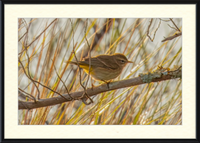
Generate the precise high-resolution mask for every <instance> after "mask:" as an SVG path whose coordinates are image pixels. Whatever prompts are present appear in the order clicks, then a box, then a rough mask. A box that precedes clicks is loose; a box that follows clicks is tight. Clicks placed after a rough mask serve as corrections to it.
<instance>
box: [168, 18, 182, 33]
mask: <svg viewBox="0 0 200 143" xmlns="http://www.w3.org/2000/svg"><path fill="white" fill-rule="evenodd" d="M170 20H171V22H172V23H173V24H174V26H175V27H176V30H178V31H179V32H181V30H180V29H179V28H178V26H177V25H176V24H175V23H174V21H173V20H172V18H170Z"/></svg>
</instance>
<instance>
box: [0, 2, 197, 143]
mask: <svg viewBox="0 0 200 143" xmlns="http://www.w3.org/2000/svg"><path fill="white" fill-rule="evenodd" d="M54 2H55V1H51V2H49V3H46V2H45V1H41V0H40V1H37V0H34V1H33V0H31V1H17V2H15V1H9V0H8V1H1V2H0V7H1V16H0V18H1V23H0V29H1V32H0V33H1V38H0V44H1V47H2V48H1V52H0V54H1V56H0V67H1V72H0V76H1V86H0V91H1V96H0V101H1V106H0V113H1V118H0V129H1V131H0V132H1V134H0V142H20V143H21V142H118V143H120V142H127V143H128V142H138V143H147V142H148V143H151V142H152V143H157V142H165V143H167V142H170V143H173V142H174V143H199V142H200V124H199V121H200V104H199V101H200V97H199V94H200V92H199V89H198V88H196V105H197V106H196V139H168V138H165V139H126V140H122V139H112V140H109V139H103V140H100V139H95V140H94V139H84V140H80V139H74V140H72V139H70V140H64V139H63V140H61V139H59V140H56V139H55V140H54V139H45V140H44V139H5V138H4V130H5V126H4V96H9V95H5V92H4V81H5V80H6V79H5V78H4V73H5V71H4V67H5V65H4V18H5V17H4V16H5V13H4V6H5V4H93V3H92V2H91V1H84V3H83V2H80V1H77V0H75V1H70V2H69V1H67V2H65V1H60V0H57V1H56V3H54ZM95 4H113V3H111V1H107V3H102V1H96V3H95ZM115 4H195V5H196V39H197V43H196V58H197V59H196V79H197V80H196V87H198V81H199V80H198V79H199V74H198V73H199V70H198V64H197V61H198V58H199V56H198V53H199V49H200V44H199V43H200V42H199V40H198V39H200V36H199V33H200V28H199V26H198V25H200V9H199V7H200V0H185V1H180V0H173V1H172V0H163V1H155V0H151V1H147V0H140V1H136V0H134V1H131V3H130V1H123V3H115Z"/></svg>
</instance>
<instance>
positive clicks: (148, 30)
mask: <svg viewBox="0 0 200 143" xmlns="http://www.w3.org/2000/svg"><path fill="white" fill-rule="evenodd" d="M152 22H153V18H152V19H151V21H150V23H149V26H148V29H147V36H148V37H149V39H150V40H151V42H153V40H154V39H155V36H156V32H157V31H158V28H159V27H160V24H161V19H160V22H159V24H158V27H157V28H156V30H155V32H154V35H153V39H152V38H151V37H150V35H149V29H150V27H151V24H152Z"/></svg>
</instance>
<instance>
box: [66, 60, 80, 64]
mask: <svg viewBox="0 0 200 143" xmlns="http://www.w3.org/2000/svg"><path fill="white" fill-rule="evenodd" d="M66 63H69V64H73V65H78V63H77V62H72V61H66Z"/></svg>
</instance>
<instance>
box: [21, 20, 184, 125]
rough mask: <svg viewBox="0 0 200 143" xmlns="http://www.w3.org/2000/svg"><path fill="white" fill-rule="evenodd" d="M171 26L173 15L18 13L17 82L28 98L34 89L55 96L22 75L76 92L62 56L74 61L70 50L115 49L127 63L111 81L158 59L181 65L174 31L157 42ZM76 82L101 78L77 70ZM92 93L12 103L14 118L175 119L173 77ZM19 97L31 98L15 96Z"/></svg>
mask: <svg viewBox="0 0 200 143" xmlns="http://www.w3.org/2000/svg"><path fill="white" fill-rule="evenodd" d="M177 27H178V28H179V30H181V29H182V19H180V18H173V20H170V19H169V18H152V19H151V18H130V19H125V18H124V19H112V18H96V19H95V18H93V19H90V18H89V19H82V18H78V19H73V18H72V19H69V18H66V19H55V18H51V19H47V18H44V19H38V18H19V19H18V58H19V61H20V62H18V87H19V88H20V89H21V90H23V91H25V92H27V93H29V94H31V95H33V96H34V97H37V95H38V90H39V91H40V95H39V96H40V98H41V99H46V98H51V97H55V96H59V95H57V94H55V93H54V92H52V91H50V90H49V89H47V88H45V87H44V86H41V85H39V84H38V83H35V84H34V83H33V82H32V81H31V80H30V78H28V77H27V74H28V75H30V76H31V78H33V79H34V80H37V81H38V82H40V83H42V84H43V85H45V86H47V87H49V88H51V89H53V90H54V91H57V92H59V93H60V94H63V93H67V90H68V91H69V92H70V93H72V92H76V91H82V90H83V87H82V86H81V85H80V75H79V74H80V72H79V68H78V67H77V66H74V65H69V64H67V63H66V61H71V60H72V61H76V60H75V57H74V53H73V51H75V55H76V57H77V58H78V60H81V59H83V58H85V57H88V56H89V53H90V54H91V57H93V56H97V55H99V54H113V53H123V54H124V55H125V56H126V57H127V58H128V60H130V61H133V62H134V64H128V65H127V66H126V67H125V68H124V70H123V72H122V73H121V75H120V76H119V77H117V78H116V79H115V80H114V81H117V80H122V79H128V78H134V77H138V76H139V74H141V73H148V72H152V71H155V70H156V69H157V68H158V66H159V67H163V68H166V69H168V70H172V69H176V68H178V67H179V66H181V65H182V39H181V36H177V37H175V38H173V39H170V40H168V41H164V42H162V41H163V40H164V39H165V38H166V37H170V36H173V35H176V34H177V32H179V31H178V30H177ZM25 47H27V49H26V48H25ZM21 64H23V66H24V68H23V67H22V65H21ZM25 72H26V74H25ZM58 75H59V77H58ZM60 78H61V79H62V81H63V82H61V81H60ZM87 79H89V80H88V82H87ZM63 83H64V84H65V85H64V84H63ZM81 83H82V84H83V85H84V87H86V88H87V87H91V86H92V84H93V85H94V86H96V85H99V84H101V83H102V82H100V81H94V80H93V79H91V78H88V75H87V74H85V72H84V71H83V70H81ZM36 86H37V87H38V88H36ZM66 88H67V89H66ZM92 99H93V101H94V103H92V104H90V105H85V104H84V103H82V101H81V100H80V101H79V100H75V101H71V102H66V103H62V104H58V105H54V106H48V107H43V108H37V109H32V110H19V111H18V113H19V114H18V116H19V118H18V124H19V125H24V124H26V125H27V124H28V125H76V124H78V125H181V124H182V81H181V79H171V80H166V81H161V82H156V83H149V84H143V85H138V86H133V87H127V88H121V89H117V90H112V91H109V92H105V93H101V94H98V95H96V96H93V97H92ZM19 100H27V101H32V100H30V98H25V97H23V96H20V95H19Z"/></svg>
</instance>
